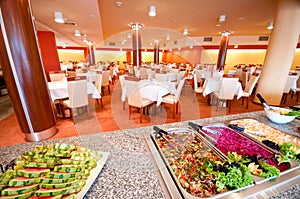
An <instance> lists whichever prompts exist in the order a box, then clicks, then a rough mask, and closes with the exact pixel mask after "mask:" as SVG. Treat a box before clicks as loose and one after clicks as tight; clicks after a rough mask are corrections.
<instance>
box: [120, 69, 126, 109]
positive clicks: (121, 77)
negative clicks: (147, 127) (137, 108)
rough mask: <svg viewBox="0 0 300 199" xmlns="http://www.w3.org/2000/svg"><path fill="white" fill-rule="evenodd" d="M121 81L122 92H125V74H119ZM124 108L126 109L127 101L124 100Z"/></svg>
mask: <svg viewBox="0 0 300 199" xmlns="http://www.w3.org/2000/svg"><path fill="white" fill-rule="evenodd" d="M119 82H120V86H121V91H122V93H123V92H124V85H125V75H120V76H119ZM123 110H125V101H124V102H123Z"/></svg>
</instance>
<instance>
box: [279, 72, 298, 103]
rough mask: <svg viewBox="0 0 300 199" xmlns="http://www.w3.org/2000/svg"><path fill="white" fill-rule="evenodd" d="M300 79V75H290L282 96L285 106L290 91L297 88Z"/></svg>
mask: <svg viewBox="0 0 300 199" xmlns="http://www.w3.org/2000/svg"><path fill="white" fill-rule="evenodd" d="M298 79H299V76H298V75H289V76H288V77H287V80H286V83H285V86H284V89H283V95H282V102H283V104H285V102H286V98H287V96H288V94H289V93H290V91H292V90H293V89H294V88H297V80H298Z"/></svg>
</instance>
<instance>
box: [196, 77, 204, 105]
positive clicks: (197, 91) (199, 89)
mask: <svg viewBox="0 0 300 199" xmlns="http://www.w3.org/2000/svg"><path fill="white" fill-rule="evenodd" d="M203 91H204V87H203V86H201V85H200V86H199V84H198V82H197V74H194V92H195V94H196V95H197V94H198V93H203ZM194 100H195V97H194Z"/></svg>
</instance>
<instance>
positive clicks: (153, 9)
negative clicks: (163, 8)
mask: <svg viewBox="0 0 300 199" xmlns="http://www.w3.org/2000/svg"><path fill="white" fill-rule="evenodd" d="M148 14H149V16H150V17H155V16H156V7H155V6H150V9H149V13H148Z"/></svg>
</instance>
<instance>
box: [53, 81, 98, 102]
mask: <svg viewBox="0 0 300 199" xmlns="http://www.w3.org/2000/svg"><path fill="white" fill-rule="evenodd" d="M48 88H49V92H50V96H51V99H52V101H53V102H54V101H55V100H58V99H64V98H68V97H69V94H68V82H67V81H56V82H48ZM87 93H88V95H91V97H92V98H93V99H100V98H101V95H100V93H99V91H98V90H97V88H96V86H95V85H94V84H93V83H91V82H87Z"/></svg>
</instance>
